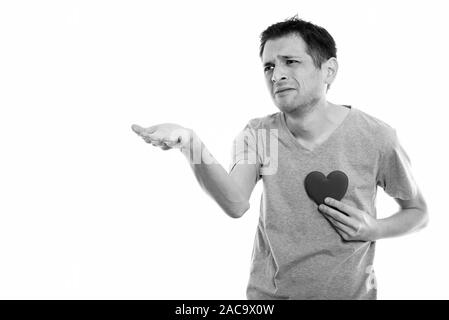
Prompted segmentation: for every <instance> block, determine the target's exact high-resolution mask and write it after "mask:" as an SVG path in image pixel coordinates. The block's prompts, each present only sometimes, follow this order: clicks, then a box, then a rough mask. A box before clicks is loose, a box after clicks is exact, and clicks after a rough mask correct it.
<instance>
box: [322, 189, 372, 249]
mask: <svg viewBox="0 0 449 320" xmlns="http://www.w3.org/2000/svg"><path fill="white" fill-rule="evenodd" d="M324 202H325V204H322V205H320V206H319V207H318V209H319V210H320V212H321V213H323V214H324V217H325V218H326V219H327V220H329V222H330V223H331V224H332V225H333V226H334V227H335V230H336V231H337V232H338V233H339V234H340V236H341V237H342V238H343V240H346V241H375V240H377V239H376V237H377V236H376V234H377V232H376V227H377V220H376V219H375V218H373V217H372V216H370V215H369V214H368V213H366V212H365V211H362V210H359V209H357V208H355V207H352V206H350V205H347V204H345V203H343V202H341V201H338V200H336V199H333V198H329V197H328V198H326V199H325V201H324Z"/></svg>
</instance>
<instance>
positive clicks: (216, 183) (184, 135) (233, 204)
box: [133, 124, 257, 218]
mask: <svg viewBox="0 0 449 320" xmlns="http://www.w3.org/2000/svg"><path fill="white" fill-rule="evenodd" d="M133 130H134V132H136V133H137V134H139V135H140V136H141V137H142V138H144V140H145V141H146V142H148V143H151V144H152V145H154V146H159V147H161V148H162V149H163V150H168V149H171V148H179V149H180V150H181V152H182V153H183V154H184V155H185V157H186V158H187V160H188V161H189V164H190V167H191V168H192V170H193V173H194V175H195V177H196V179H197V181H198V183H199V184H200V186H201V188H202V189H203V190H204V191H205V192H206V193H207V194H209V196H211V197H212V198H213V199H214V200H215V201H216V202H217V204H218V205H219V206H220V207H221V208H222V209H223V211H224V212H225V213H226V214H227V215H229V216H230V217H232V218H239V217H241V216H242V215H243V214H244V213H245V212H246V211H247V210H248V209H249V199H250V196H251V193H252V191H253V189H254V186H255V185H256V182H257V179H256V178H257V167H256V164H239V163H237V164H236V165H235V166H234V167H233V168H232V170H231V171H230V173H228V172H227V171H226V170H225V169H224V168H223V166H222V165H221V164H220V163H219V162H218V161H217V160H216V159H215V158H214V157H213V156H212V154H211V153H210V152H209V150H208V149H207V148H206V146H205V145H204V143H203V142H202V141H201V140H200V138H199V137H198V136H197V135H196V133H195V132H194V131H193V130H190V129H186V128H183V127H181V126H178V125H175V124H162V125H158V126H153V127H150V128H142V127H140V126H136V125H134V126H133Z"/></svg>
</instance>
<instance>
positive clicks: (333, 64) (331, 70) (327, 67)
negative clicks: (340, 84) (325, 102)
mask: <svg viewBox="0 0 449 320" xmlns="http://www.w3.org/2000/svg"><path fill="white" fill-rule="evenodd" d="M322 69H323V72H324V73H325V74H324V76H325V79H324V81H325V82H326V83H327V86H328V88H329V87H330V85H331V84H332V82H334V79H335V77H336V76H337V72H338V61H337V59H336V58H330V59H329V60H327V61H326V62H325V63H323V67H322Z"/></svg>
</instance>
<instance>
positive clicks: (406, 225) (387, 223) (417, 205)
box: [375, 190, 429, 239]
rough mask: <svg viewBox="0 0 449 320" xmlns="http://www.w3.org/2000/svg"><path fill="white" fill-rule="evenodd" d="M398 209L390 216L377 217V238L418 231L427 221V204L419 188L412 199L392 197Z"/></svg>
mask: <svg viewBox="0 0 449 320" xmlns="http://www.w3.org/2000/svg"><path fill="white" fill-rule="evenodd" d="M394 199H395V200H396V202H397V203H398V204H399V206H400V210H399V211H398V212H396V213H395V214H393V215H392V216H390V217H387V218H385V219H378V220H377V223H376V227H375V229H376V230H375V234H376V238H377V239H383V238H390V237H396V236H401V235H404V234H408V233H411V232H414V231H418V230H420V229H422V228H424V227H425V226H427V224H428V222H429V214H428V213H427V204H426V202H425V200H424V197H423V195H422V193H421V191H420V190H418V194H417V196H416V197H415V198H414V199H412V200H402V199H399V198H394Z"/></svg>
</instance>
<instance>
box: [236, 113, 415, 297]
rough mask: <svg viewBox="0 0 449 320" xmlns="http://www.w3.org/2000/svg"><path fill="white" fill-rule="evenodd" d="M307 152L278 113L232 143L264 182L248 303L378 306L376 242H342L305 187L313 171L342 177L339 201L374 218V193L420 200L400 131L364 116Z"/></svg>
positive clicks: (351, 117) (346, 121)
mask: <svg viewBox="0 0 449 320" xmlns="http://www.w3.org/2000/svg"><path fill="white" fill-rule="evenodd" d="M347 107H348V108H350V111H349V113H348V115H347V117H346V118H345V119H344V121H343V122H342V123H341V124H340V125H339V127H338V128H337V129H335V131H334V132H333V133H332V135H331V136H330V137H329V138H328V139H327V140H326V141H325V142H323V143H322V144H321V145H319V146H318V147H316V148H315V149H313V151H309V150H308V149H306V148H304V147H303V146H302V145H301V144H300V143H299V142H298V141H297V140H296V139H295V137H294V136H293V135H292V133H291V132H290V131H289V130H288V128H287V125H286V123H285V118H284V114H283V113H281V112H278V113H274V114H271V115H268V116H266V117H263V118H256V119H252V120H251V121H249V123H248V124H247V125H246V127H245V128H244V129H243V131H242V132H241V133H240V134H239V135H238V136H237V137H236V139H235V140H234V145H233V151H232V162H231V165H230V168H229V169H230V170H232V169H233V167H234V166H235V164H236V163H245V162H251V161H255V162H252V163H256V164H257V168H258V178H257V180H259V179H262V180H263V193H262V197H261V201H260V216H259V222H258V226H257V230H256V235H255V240H254V249H253V253H252V257H251V269H250V277H249V282H248V286H247V292H246V294H247V298H248V299H376V297H377V286H376V278H375V274H374V269H373V260H374V250H375V242H363V241H344V240H343V239H342V238H341V237H340V235H339V234H338V233H337V232H336V231H335V229H334V228H333V227H332V225H331V224H330V222H329V221H328V220H326V218H325V217H324V216H323V214H322V213H320V212H319V210H318V208H317V205H316V204H315V202H314V201H312V200H311V199H310V198H309V197H308V196H307V193H306V190H305V188H304V179H305V177H306V176H307V174H308V173H310V172H311V171H320V172H322V173H323V174H324V175H326V176H327V175H328V174H329V173H330V172H332V171H334V170H340V171H343V172H344V173H345V174H346V175H347V176H348V179H349V184H348V189H347V192H346V194H345V196H344V197H343V198H342V199H341V201H342V202H344V203H346V204H348V205H351V206H354V207H356V208H358V209H360V210H363V211H365V212H367V213H369V214H370V215H372V216H373V217H376V208H375V199H376V192H377V186H381V187H382V188H383V189H384V190H385V192H386V193H387V194H389V195H390V196H391V197H395V198H401V199H403V200H409V199H412V198H414V197H415V196H416V194H417V185H416V183H415V181H414V179H413V176H412V173H411V167H410V161H409V158H408V156H407V154H406V152H405V151H404V149H403V148H402V147H401V145H400V143H399V140H398V138H397V135H396V131H395V130H394V129H393V128H392V127H390V126H389V125H388V124H386V123H384V122H383V121H381V120H379V119H376V118H374V117H373V116H370V115H368V114H366V113H364V112H363V111H361V110H358V109H356V108H353V107H352V108H351V107H350V106H347Z"/></svg>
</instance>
